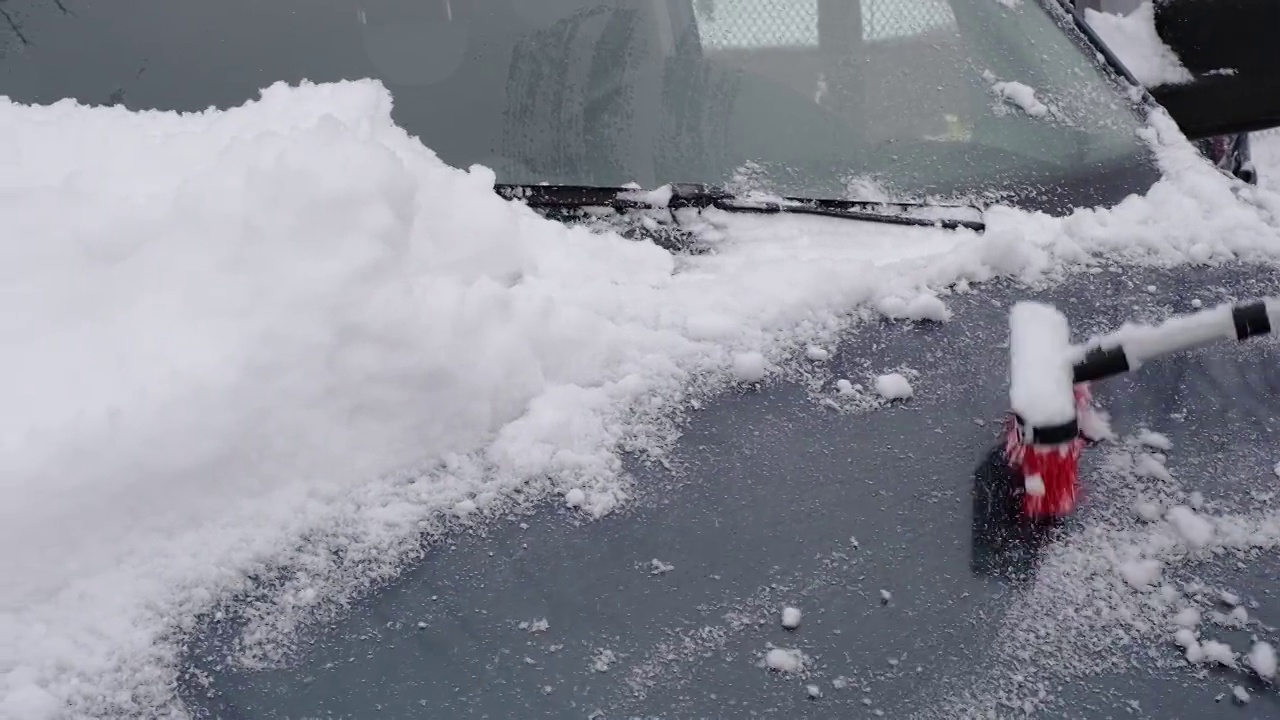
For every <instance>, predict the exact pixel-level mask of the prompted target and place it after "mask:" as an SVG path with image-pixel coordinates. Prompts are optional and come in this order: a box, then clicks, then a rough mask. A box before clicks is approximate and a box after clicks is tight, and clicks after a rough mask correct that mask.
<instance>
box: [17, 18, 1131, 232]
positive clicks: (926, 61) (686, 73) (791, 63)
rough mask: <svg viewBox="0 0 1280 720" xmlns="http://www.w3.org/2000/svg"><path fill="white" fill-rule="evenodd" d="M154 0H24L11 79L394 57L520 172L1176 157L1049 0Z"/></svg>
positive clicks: (980, 185) (610, 175)
mask: <svg viewBox="0 0 1280 720" xmlns="http://www.w3.org/2000/svg"><path fill="white" fill-rule="evenodd" d="M135 4H136V3H130V4H128V5H125V6H121V5H118V4H114V3H109V4H93V5H85V6H83V7H77V6H76V5H75V4H74V3H70V4H68V3H60V4H46V3H39V4H37V3H34V2H32V3H28V4H27V5H25V6H24V5H17V6H16V7H15V8H14V9H13V10H11V11H9V12H8V16H9V17H10V18H11V19H12V21H13V22H11V23H9V24H10V26H11V32H10V36H9V39H8V41H7V42H6V46H5V50H3V51H0V52H4V57H3V59H2V60H0V80H2V81H3V84H2V85H0V92H3V93H5V94H9V95H11V96H12V97H14V99H17V100H22V101H39V102H52V101H55V100H57V99H60V98H62V97H76V98H77V99H80V100H82V101H84V102H90V103H102V102H113V103H114V102H119V103H124V104H126V105H128V106H130V107H145V108H160V109H184V110H196V109H203V108H205V107H208V106H209V105H219V106H227V105H232V104H240V103H242V102H244V101H245V100H247V99H249V98H252V97H254V96H255V95H256V92H257V90H258V89H259V88H262V87H265V86H267V85H269V84H271V83H273V82H276V81H279V80H285V81H289V82H297V81H298V80H301V79H303V78H305V79H309V80H312V81H315V82H323V81H328V80H335V79H340V78H360V77H370V76H373V77H378V78H379V79H381V80H382V82H384V83H385V84H386V85H387V86H388V87H389V88H390V89H391V91H392V93H393V96H394V98H395V103H396V108H395V116H396V119H397V121H398V122H399V123H400V124H401V125H403V126H404V127H405V128H406V129H407V130H408V131H409V132H410V133H412V134H414V135H416V136H418V137H419V138H421V140H422V141H423V142H424V144H426V145H427V146H428V147H430V148H432V149H433V150H435V151H436V152H437V153H438V154H439V155H440V156H441V158H442V159H443V160H445V161H446V162H448V163H450V164H453V165H456V166H460V167H467V166H469V165H471V164H477V163H478V164H483V165H486V166H488V167H491V168H492V169H493V170H494V171H495V172H496V173H497V177H498V181H499V182H502V183H518V184H535V183H552V184H573V185H596V186H619V185H625V184H627V183H637V184H639V185H641V186H644V187H656V186H659V185H662V184H664V183H668V182H690V183H705V184H723V185H725V186H727V187H729V188H730V189H746V190H754V191H763V192H771V193H778V194H785V195H792V196H804V197H825V198H832V197H843V198H858V199H884V197H882V196H890V197H893V198H895V199H907V198H911V199H919V198H920V197H921V196H922V195H925V194H930V195H942V196H947V197H949V198H957V199H963V200H966V201H974V200H991V199H997V198H1000V199H1004V200H1005V201H1008V202H1015V203H1022V204H1024V205H1025V204H1029V205H1033V206H1036V207H1039V208H1041V209H1049V210H1054V209H1065V208H1069V207H1071V206H1079V205H1091V204H1097V203H1104V202H1112V201H1115V200H1118V199H1120V198H1122V197H1124V196H1125V195H1127V194H1129V193H1131V192H1140V191H1142V190H1144V189H1145V187H1147V186H1149V184H1150V182H1151V181H1152V180H1154V178H1155V177H1156V171H1155V169H1154V167H1153V166H1152V164H1151V160H1150V158H1149V153H1148V151H1147V149H1146V148H1145V146H1144V145H1143V144H1142V143H1141V141H1140V139H1139V137H1138V135H1137V134H1136V131H1137V130H1138V129H1139V127H1140V126H1141V122H1140V119H1139V117H1138V116H1137V115H1136V114H1135V112H1134V109H1133V108H1132V107H1131V106H1130V105H1129V103H1128V101H1127V100H1126V99H1125V97H1124V96H1123V95H1122V94H1121V93H1120V92H1118V89H1117V86H1116V85H1114V84H1112V82H1111V80H1110V79H1109V78H1108V76H1107V75H1106V74H1105V72H1104V71H1103V69H1102V68H1101V66H1100V65H1098V61H1097V60H1096V58H1095V57H1094V54H1093V53H1092V52H1090V51H1087V50H1086V48H1085V46H1084V45H1083V44H1081V43H1082V41H1081V40H1080V38H1079V36H1078V35H1077V34H1076V31H1075V29H1074V28H1072V27H1070V23H1069V21H1068V20H1066V19H1065V15H1062V14H1061V13H1060V12H1059V13H1058V15H1060V17H1059V16H1055V15H1054V14H1052V13H1050V12H1049V11H1047V10H1046V9H1045V8H1044V7H1041V6H1040V5H1037V4H1036V3H1034V2H1029V1H1028V2H1002V1H999V0H858V1H856V2H855V1H852V0H609V1H606V2H600V1H595V2H590V1H588V0H537V1H536V2H533V1H530V0H412V1H411V0H359V1H357V0H317V1H316V2H311V3H303V2H297V1H296V0H295V1H290V0H279V1H278V2H268V3H263V2H258V1H257V0H253V1H250V0H229V1H228V2H224V3H195V2H185V1H182V0H174V2H171V3H155V4H150V3H144V4H143V5H147V6H148V7H146V8H141V7H138V8H136V9H134V10H132V12H133V13H134V16H133V17H130V10H129V9H128V8H129V7H132V6H133V5H135ZM6 6H7V7H13V4H12V3H7V4H6ZM1144 183H1145V184H1144Z"/></svg>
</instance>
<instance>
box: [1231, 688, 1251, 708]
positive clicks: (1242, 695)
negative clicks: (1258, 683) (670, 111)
mask: <svg viewBox="0 0 1280 720" xmlns="http://www.w3.org/2000/svg"><path fill="white" fill-rule="evenodd" d="M1231 695H1232V697H1233V698H1235V701H1236V702H1238V703H1240V704H1241V705H1245V704H1247V703H1248V702H1249V691H1248V690H1245V689H1244V688H1243V687H1240V686H1239V685H1233V686H1232V687H1231Z"/></svg>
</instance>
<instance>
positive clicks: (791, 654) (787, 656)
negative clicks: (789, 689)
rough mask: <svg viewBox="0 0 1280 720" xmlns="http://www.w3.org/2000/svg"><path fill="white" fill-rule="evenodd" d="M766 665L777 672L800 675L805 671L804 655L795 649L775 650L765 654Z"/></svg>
mask: <svg viewBox="0 0 1280 720" xmlns="http://www.w3.org/2000/svg"><path fill="white" fill-rule="evenodd" d="M764 665H765V667H767V668H769V669H770V670H773V671H775V672H781V673H788V674H795V673H799V672H801V671H803V670H804V653H802V652H800V651H799V650H796V649H793V648H773V649H771V650H769V651H768V652H766V653H765V655H764Z"/></svg>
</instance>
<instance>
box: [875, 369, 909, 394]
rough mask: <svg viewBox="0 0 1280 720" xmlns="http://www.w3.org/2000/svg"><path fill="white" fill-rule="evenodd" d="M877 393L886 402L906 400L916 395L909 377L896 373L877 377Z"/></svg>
mask: <svg viewBox="0 0 1280 720" xmlns="http://www.w3.org/2000/svg"><path fill="white" fill-rule="evenodd" d="M876 392H878V393H880V397H882V398H884V399H885V400H906V399H907V398H910V397H911V396H912V395H914V394H915V391H914V390H913V389H912V388H911V381H910V380H908V379H907V376H906V375H903V374H902V373H896V372H894V373H886V374H884V375H881V376H879V377H877V378H876Z"/></svg>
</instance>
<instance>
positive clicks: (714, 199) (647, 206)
mask: <svg viewBox="0 0 1280 720" xmlns="http://www.w3.org/2000/svg"><path fill="white" fill-rule="evenodd" d="M494 190H496V191H497V193H498V194H499V195H501V196H502V197H504V198H506V199H508V200H520V201H522V202H525V203H527V204H528V205H529V206H530V207H533V208H539V209H547V210H571V209H583V208H596V207H598V208H610V209H612V210H617V211H623V210H678V209H681V208H696V209H705V208H716V209H718V210H724V211H726V212H752V213H763V214H776V213H795V214H797V215H820V216H823V217H835V218H844V219H847V220H867V221H870V222H881V223H891V224H896V225H916V226H921V227H943V228H947V229H949V230H955V229H957V228H966V229H969V230H973V231H975V232H982V231H983V230H985V229H986V223H984V222H983V221H982V210H981V209H980V208H978V207H975V206H972V205H941V204H936V205H935V204H929V203H912V202H878V201H872V200H835V199H816V198H799V197H777V196H741V195H735V194H733V193H731V192H728V191H727V190H724V189H722V188H717V187H713V186H710V185H702V184H698V183H672V184H669V185H663V186H662V187H660V188H658V189H656V190H638V189H636V188H629V187H596V186H591V185H505V184H497V185H495V186H494Z"/></svg>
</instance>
